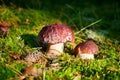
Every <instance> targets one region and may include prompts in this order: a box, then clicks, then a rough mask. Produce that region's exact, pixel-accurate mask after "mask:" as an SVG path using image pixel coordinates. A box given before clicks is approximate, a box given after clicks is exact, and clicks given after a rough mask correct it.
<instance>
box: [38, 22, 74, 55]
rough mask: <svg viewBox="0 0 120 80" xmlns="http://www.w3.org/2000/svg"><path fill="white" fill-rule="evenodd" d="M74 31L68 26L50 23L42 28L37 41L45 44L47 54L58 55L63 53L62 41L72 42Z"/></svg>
mask: <svg viewBox="0 0 120 80" xmlns="http://www.w3.org/2000/svg"><path fill="white" fill-rule="evenodd" d="M74 40H75V38H74V32H73V31H72V29H71V28H70V27H69V26H66V25H63V24H51V25H48V26H45V27H43V28H42V30H41V31H40V32H39V34H38V41H39V42H42V43H43V44H47V45H48V47H47V55H52V56H59V55H61V54H62V53H63V48H64V42H67V41H69V42H74Z"/></svg>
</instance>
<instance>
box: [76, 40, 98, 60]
mask: <svg viewBox="0 0 120 80" xmlns="http://www.w3.org/2000/svg"><path fill="white" fill-rule="evenodd" d="M74 50H75V54H76V55H78V56H79V57H80V58H81V59H94V54H97V53H98V46H97V45H96V44H95V43H94V42H93V41H92V40H88V41H85V42H82V43H79V44H78V45H77V46H76V47H75V49H74Z"/></svg>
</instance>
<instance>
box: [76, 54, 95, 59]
mask: <svg viewBox="0 0 120 80" xmlns="http://www.w3.org/2000/svg"><path fill="white" fill-rule="evenodd" d="M78 56H79V57H80V58H81V59H94V54H88V53H84V54H78Z"/></svg>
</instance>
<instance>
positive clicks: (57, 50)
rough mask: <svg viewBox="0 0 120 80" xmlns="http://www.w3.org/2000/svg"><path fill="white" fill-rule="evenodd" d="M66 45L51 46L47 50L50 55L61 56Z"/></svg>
mask: <svg viewBox="0 0 120 80" xmlns="http://www.w3.org/2000/svg"><path fill="white" fill-rule="evenodd" d="M63 49H64V43H57V44H49V45H48V49H47V54H48V55H53V56H57V55H61V54H62V53H63Z"/></svg>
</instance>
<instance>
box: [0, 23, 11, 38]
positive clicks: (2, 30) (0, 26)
mask: <svg viewBox="0 0 120 80" xmlns="http://www.w3.org/2000/svg"><path fill="white" fill-rule="evenodd" d="M9 28H10V24H8V23H7V22H6V21H0V37H5V36H6V35H7V34H8V31H9Z"/></svg>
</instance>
